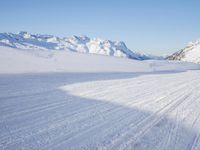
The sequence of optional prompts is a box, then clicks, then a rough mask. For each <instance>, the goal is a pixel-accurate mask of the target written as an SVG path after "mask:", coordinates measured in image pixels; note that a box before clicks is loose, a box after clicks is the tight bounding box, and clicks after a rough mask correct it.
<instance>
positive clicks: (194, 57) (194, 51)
mask: <svg viewBox="0 0 200 150" xmlns="http://www.w3.org/2000/svg"><path fill="white" fill-rule="evenodd" d="M167 59H169V60H181V61H187V62H193V63H198V64H199V63H200V39H199V40H196V41H195V42H190V43H189V44H188V45H187V46H186V47H185V48H184V49H182V50H180V51H178V52H176V53H174V54H173V55H171V56H169V57H167Z"/></svg>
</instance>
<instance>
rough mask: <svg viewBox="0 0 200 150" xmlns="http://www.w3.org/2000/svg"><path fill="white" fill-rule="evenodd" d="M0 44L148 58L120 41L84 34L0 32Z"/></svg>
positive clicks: (21, 47)
mask: <svg viewBox="0 0 200 150" xmlns="http://www.w3.org/2000/svg"><path fill="white" fill-rule="evenodd" d="M0 45H2V46H8V47H13V48H18V49H47V50H48V49H51V50H70V51H74V52H80V53H93V54H101V55H108V56H116V57H127V58H132V59H137V60H143V59H148V58H149V57H148V56H145V55H142V54H139V53H136V52H134V51H132V50H130V49H128V48H127V46H126V44H125V43H124V42H122V41H111V40H102V39H99V38H89V37H87V36H85V35H83V36H77V35H73V36H71V37H64V38H60V37H57V36H53V35H42V34H31V33H29V32H26V31H21V32H19V33H17V34H14V33H0Z"/></svg>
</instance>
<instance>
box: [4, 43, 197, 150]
mask: <svg viewBox="0 0 200 150" xmlns="http://www.w3.org/2000/svg"><path fill="white" fill-rule="evenodd" d="M192 69H194V70H192ZM195 69H200V67H199V65H197V64H192V63H186V62H182V63H181V62H174V61H173V62H170V61H152V60H151V61H136V60H131V59H122V58H116V57H107V56H97V55H86V54H80V53H73V52H68V51H44V50H42V51H41V50H31V51H29V50H28V51H27V50H16V49H12V48H7V47H0V104H1V105H0V149H8V150H10V149H31V150H34V149H35V150H38V149H67V150H76V149H89V150H90V149H91V150H93V149H105V150H107V149H108V150H111V149H113V150H116V149H125V150H127V149H136V150H152V149H153V150H156V149H157V150H163V149H166V150H173V149H181V150H188V149H192V150H199V149H200V110H199V107H200V98H199V97H200V92H199V91H200V85H199V84H198V83H199V82H200V78H199V76H200V71H199V70H195Z"/></svg>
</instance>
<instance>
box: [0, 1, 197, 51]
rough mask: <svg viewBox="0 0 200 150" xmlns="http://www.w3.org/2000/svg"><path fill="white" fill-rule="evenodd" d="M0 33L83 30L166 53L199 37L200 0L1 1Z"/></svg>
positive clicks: (132, 46)
mask: <svg viewBox="0 0 200 150" xmlns="http://www.w3.org/2000/svg"><path fill="white" fill-rule="evenodd" d="M0 6H1V7H0V32H18V31H28V32H31V33H45V34H53V35H57V36H71V35H87V36H89V37H100V38H104V39H111V40H122V41H124V42H125V43H126V44H127V46H128V47H129V48H130V49H133V50H136V51H139V52H144V53H152V54H156V55H160V54H170V53H172V52H174V51H176V50H179V49H180V48H183V47H184V46H185V45H186V44H187V43H188V42H189V41H191V40H195V39H197V38H200V0H1V1H0Z"/></svg>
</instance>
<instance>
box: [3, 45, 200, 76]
mask: <svg viewBox="0 0 200 150" xmlns="http://www.w3.org/2000/svg"><path fill="white" fill-rule="evenodd" d="M199 68H200V67H199V65H197V64H193V63H187V62H177V61H166V60H145V61H138V60H134V59H125V58H117V57H108V56H101V55H91V54H81V53H74V52H71V51H56V50H55V51H53V50H52V51H50V50H38V49H36V50H20V49H15V48H9V47H4V46H0V73H41V72H155V71H183V70H184V71H185V70H189V69H199Z"/></svg>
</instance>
